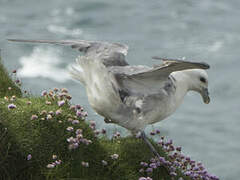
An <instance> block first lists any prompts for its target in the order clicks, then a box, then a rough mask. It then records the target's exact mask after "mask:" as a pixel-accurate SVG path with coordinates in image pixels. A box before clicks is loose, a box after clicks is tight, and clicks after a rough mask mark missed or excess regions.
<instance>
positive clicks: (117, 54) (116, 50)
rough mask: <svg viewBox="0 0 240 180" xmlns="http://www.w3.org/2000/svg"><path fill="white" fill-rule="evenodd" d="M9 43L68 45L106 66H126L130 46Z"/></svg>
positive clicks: (65, 41)
mask: <svg viewBox="0 0 240 180" xmlns="http://www.w3.org/2000/svg"><path fill="white" fill-rule="evenodd" d="M8 40H9V41H15V42H25V43H47V44H56V45H66V46H70V47H72V48H73V49H77V50H79V51H80V52H84V53H85V55H86V56H88V57H91V58H97V59H99V60H101V61H102V62H103V64H104V65H105V66H126V65H128V63H127V62H126V60H125V56H126V55H127V51H128V46H126V45H124V44H119V43H109V42H98V41H85V40H59V41H52V40H23V39H8Z"/></svg>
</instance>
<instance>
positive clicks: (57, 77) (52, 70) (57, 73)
mask: <svg viewBox="0 0 240 180" xmlns="http://www.w3.org/2000/svg"><path fill="white" fill-rule="evenodd" d="M19 62H20V64H21V65H22V67H21V68H20V69H19V71H18V75H19V76H20V77H23V78H38V77H41V78H47V79H50V80H53V81H56V82H59V83H64V82H66V81H68V80H70V79H71V77H70V75H69V73H68V71H67V69H66V68H61V67H59V65H60V64H61V58H60V57H59V55H58V53H57V52H56V50H55V49H54V50H53V48H40V47H35V48H34V49H33V52H32V53H31V54H30V55H29V56H23V57H21V58H20V59H19Z"/></svg>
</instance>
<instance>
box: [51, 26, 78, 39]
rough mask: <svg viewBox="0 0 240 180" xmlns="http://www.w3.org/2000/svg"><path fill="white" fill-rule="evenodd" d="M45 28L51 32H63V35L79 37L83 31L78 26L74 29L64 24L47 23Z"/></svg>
mask: <svg viewBox="0 0 240 180" xmlns="http://www.w3.org/2000/svg"><path fill="white" fill-rule="evenodd" d="M47 30H48V31H49V32H51V33H55V34H63V35H68V36H69V35H70V36H73V37H79V36H80V35H82V34H83V31H82V30H81V29H79V28H76V29H68V28H66V27H64V26H58V25H49V26H48V27H47Z"/></svg>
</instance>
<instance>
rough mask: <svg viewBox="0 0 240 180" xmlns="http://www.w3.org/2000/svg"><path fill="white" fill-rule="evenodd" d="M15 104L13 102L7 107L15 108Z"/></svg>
mask: <svg viewBox="0 0 240 180" xmlns="http://www.w3.org/2000/svg"><path fill="white" fill-rule="evenodd" d="M16 107H17V106H16V105H15V104H9V105H8V109H15V108H16Z"/></svg>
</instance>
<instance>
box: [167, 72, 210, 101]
mask: <svg viewBox="0 0 240 180" xmlns="http://www.w3.org/2000/svg"><path fill="white" fill-rule="evenodd" d="M171 75H173V77H174V78H175V79H176V80H177V83H179V85H180V86H179V87H185V88H184V89H185V92H186V91H196V92H198V93H200V94H201V96H202V98H203V102H204V103H206V104H208V103H209V102H210V97H209V93H208V75H207V72H206V71H205V70H203V69H189V70H183V71H176V72H173V73H171ZM183 91H184V90H183Z"/></svg>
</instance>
